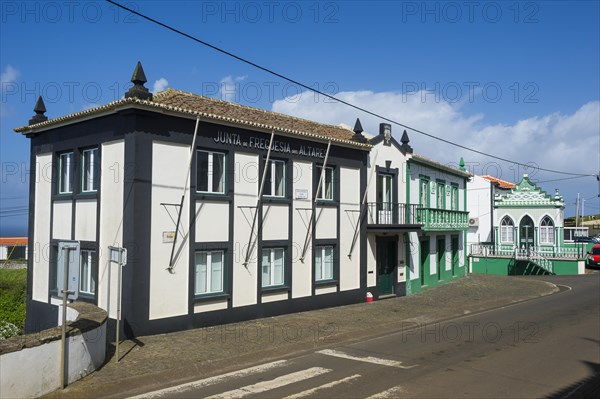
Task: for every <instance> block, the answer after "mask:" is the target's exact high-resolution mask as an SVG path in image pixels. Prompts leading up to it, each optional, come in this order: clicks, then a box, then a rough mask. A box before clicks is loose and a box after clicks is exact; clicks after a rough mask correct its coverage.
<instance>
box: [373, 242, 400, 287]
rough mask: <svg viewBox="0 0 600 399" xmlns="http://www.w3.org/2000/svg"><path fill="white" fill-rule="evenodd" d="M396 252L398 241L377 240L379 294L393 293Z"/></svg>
mask: <svg viewBox="0 0 600 399" xmlns="http://www.w3.org/2000/svg"><path fill="white" fill-rule="evenodd" d="M397 254H398V243H397V241H396V240H385V241H384V240H381V241H378V242H377V287H378V289H379V295H380V296H381V295H390V294H393V293H394V272H395V271H396V263H397V256H398V255H397Z"/></svg>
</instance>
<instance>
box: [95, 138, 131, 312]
mask: <svg viewBox="0 0 600 399" xmlns="http://www.w3.org/2000/svg"><path fill="white" fill-rule="evenodd" d="M101 167H102V169H101V170H102V177H101V179H100V193H101V195H100V234H99V235H100V237H99V240H98V241H99V247H100V257H99V258H98V286H97V295H98V306H99V307H101V308H102V309H104V310H106V311H107V312H108V317H110V318H113V319H115V318H116V317H117V306H116V303H117V302H116V301H117V267H118V266H117V265H116V264H114V263H110V262H109V256H108V247H109V246H114V247H123V179H124V174H125V142H124V141H123V140H117V141H111V142H107V143H104V144H102V157H101ZM109 275H110V285H109ZM109 296H110V304H109Z"/></svg>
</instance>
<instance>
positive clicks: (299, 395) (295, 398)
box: [285, 374, 360, 399]
mask: <svg viewBox="0 0 600 399" xmlns="http://www.w3.org/2000/svg"><path fill="white" fill-rule="evenodd" d="M359 377H360V374H354V375H351V376H350V377H346V378H342V379H341V380H337V381H333V382H329V383H327V384H323V385H320V386H318V387H314V388H311V389H307V390H306V391H302V392H298V393H296V394H294V395H292V396H288V397H286V398H285V399H298V398H303V397H305V396H310V395H312V394H313V393H315V392H317V391H320V390H322V389H327V388H331V387H334V386H336V385H339V384H343V383H345V382H348V381H352V380H354V379H357V378H359Z"/></svg>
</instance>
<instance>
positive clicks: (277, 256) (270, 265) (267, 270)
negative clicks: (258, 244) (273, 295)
mask: <svg viewBox="0 0 600 399" xmlns="http://www.w3.org/2000/svg"><path fill="white" fill-rule="evenodd" d="M284 255H285V250H284V249H283V248H268V249H263V251H262V261H261V266H262V286H263V287H276V286H278V285H284V283H285V279H284V268H285V267H284Z"/></svg>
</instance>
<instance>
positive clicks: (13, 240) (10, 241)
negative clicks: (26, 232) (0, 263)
mask: <svg viewBox="0 0 600 399" xmlns="http://www.w3.org/2000/svg"><path fill="white" fill-rule="evenodd" d="M0 245H27V237H0Z"/></svg>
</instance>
